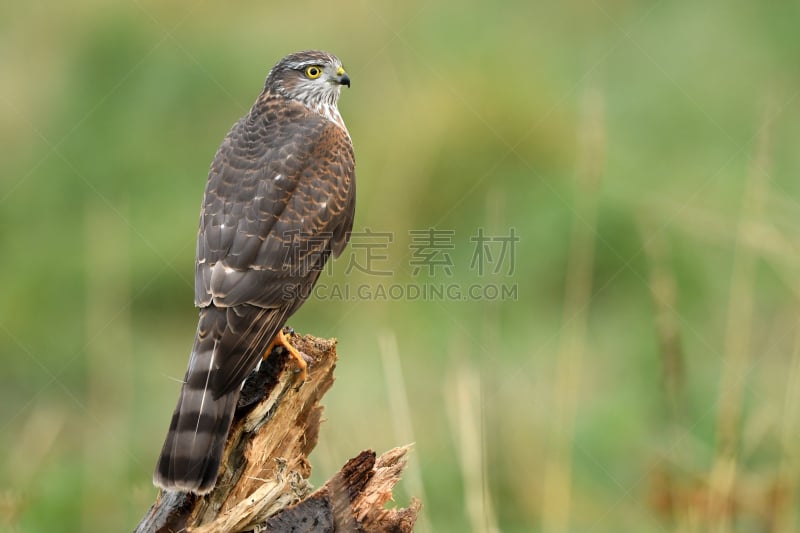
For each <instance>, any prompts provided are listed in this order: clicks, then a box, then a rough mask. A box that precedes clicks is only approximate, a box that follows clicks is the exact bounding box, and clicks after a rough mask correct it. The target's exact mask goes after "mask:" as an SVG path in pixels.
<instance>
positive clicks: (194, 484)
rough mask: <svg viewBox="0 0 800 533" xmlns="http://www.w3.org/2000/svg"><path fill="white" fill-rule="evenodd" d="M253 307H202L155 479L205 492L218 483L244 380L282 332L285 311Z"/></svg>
mask: <svg viewBox="0 0 800 533" xmlns="http://www.w3.org/2000/svg"><path fill="white" fill-rule="evenodd" d="M273 311H275V310H270V309H262V308H258V307H254V306H250V305H242V306H235V307H228V308H218V307H215V306H213V305H211V306H209V307H206V308H203V309H201V310H200V321H199V323H198V325H197V334H196V335H195V341H194V346H193V348H192V354H191V358H190V359H189V368H188V369H187V370H186V377H185V378H184V383H183V387H182V388H181V394H180V397H179V399H178V405H177V407H176V408H175V412H174V413H173V414H172V421H171V422H170V425H169V432H168V433H167V438H166V440H165V441H164V446H163V448H162V449H161V456H160V457H159V458H158V463H157V465H156V470H155V473H154V474H153V483H154V484H155V485H156V486H158V487H160V488H162V489H165V490H174V491H182V492H194V493H195V494H205V493H207V492H210V491H211V489H213V488H214V485H215V483H216V481H217V475H218V472H219V466H220V462H221V460H222V453H223V451H224V449H225V442H226V441H227V439H228V432H229V430H230V426H231V421H232V420H233V414H234V411H235V410H236V404H237V402H238V400H239V393H240V390H241V384H242V382H243V381H244V379H245V378H246V377H247V375H248V374H249V373H250V372H251V371H252V370H253V368H255V366H256V365H257V364H258V361H259V360H260V359H261V358H262V357H263V355H264V351H265V350H266V348H267V346H268V345H269V342H270V341H271V340H272V338H273V337H274V336H275V334H276V333H277V332H278V331H280V328H281V326H283V323H282V322H281V319H282V318H283V316H276V315H283V313H275V312H273Z"/></svg>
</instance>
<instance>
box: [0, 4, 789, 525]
mask: <svg viewBox="0 0 800 533" xmlns="http://www.w3.org/2000/svg"><path fill="white" fill-rule="evenodd" d="M798 20H800V5H798V3H797V2H759V3H756V2H745V1H741V0H738V1H733V2H721V1H712V2H696V1H688V0H679V1H674V2H673V1H670V2H667V1H658V2H649V1H639V2H637V1H630V0H628V1H623V0H619V1H612V2H595V1H588V2H587V1H575V0H570V1H566V2H560V3H536V2H524V1H507V2H498V3H493V2H488V1H482V2H481V1H469V0H468V1H464V0H461V1H458V2H455V1H448V2H436V3H433V2H422V1H416V0H412V1H408V2H403V3H399V2H392V3H388V2H369V1H366V0H352V1H351V0H345V1H342V2H330V1H327V2H321V1H316V0H314V1H309V0H298V1H295V2H291V3H274V2H252V1H251V2H239V3H235V4H221V3H211V2H202V1H197V2H196V1H187V2H155V1H153V0H146V1H137V0H120V1H117V2H100V1H78V2H70V3H58V2H52V1H51V2H29V3H21V2H6V3H4V4H3V5H2V7H0V62H1V64H2V78H3V81H2V91H1V95H0V146H2V163H3V171H2V175H0V245H2V247H1V248H0V249H2V250H3V260H2V261H0V277H1V278H2V280H3V290H2V291H0V354H1V355H2V364H3V371H2V373H0V385H2V386H0V450H2V455H3V459H4V460H3V461H2V463H0V465H1V468H0V528H3V529H8V530H11V531H119V530H130V529H131V528H132V527H133V526H134V525H135V524H136V523H137V522H138V520H139V518H140V517H141V516H142V515H143V513H144V512H145V511H146V510H147V508H148V506H149V505H150V504H151V503H152V501H153V498H154V496H155V494H156V491H155V489H154V488H153V486H152V485H151V481H150V477H151V472H152V468H153V465H154V462H155V459H156V457H157V454H158V452H159V450H160V447H161V443H162V439H163V437H164V434H165V431H166V428H167V425H168V420H169V416H170V413H171V411H172V409H173V406H174V402H175V400H176V398H177V393H178V384H177V383H176V380H177V379H179V378H180V377H181V376H182V375H183V372H184V370H185V365H186V361H187V356H188V352H189V348H190V345H191V341H192V336H193V334H194V330H195V326H196V310H195V309H194V308H193V306H192V298H193V293H192V284H193V260H194V246H195V235H196V230H197V221H198V212H199V205H200V200H201V195H202V191H203V188H204V185H205V179H206V173H207V169H208V166H209V163H210V162H211V159H212V157H213V155H214V152H215V150H216V148H217V146H218V144H219V142H220V141H221V140H222V138H223V136H224V135H225V133H226V132H227V130H228V128H229V127H230V126H231V125H232V124H233V123H234V122H235V121H236V120H237V119H238V117H240V116H241V115H242V114H244V113H246V112H247V110H248V108H249V106H250V104H251V103H252V102H253V101H254V99H255V97H256V96H257V95H258V93H259V92H260V90H261V87H262V85H263V80H264V78H265V76H266V73H267V71H268V70H269V68H270V67H271V66H272V65H273V64H274V63H275V62H276V61H277V60H278V59H280V58H281V57H282V56H283V55H285V54H287V53H290V52H293V51H296V50H302V49H307V48H322V49H327V50H330V51H332V52H334V53H336V54H337V55H339V56H340V57H341V58H342V59H343V61H344V63H345V66H346V67H347V70H348V72H349V74H350V76H351V78H352V80H353V86H352V89H350V90H346V91H343V94H342V98H341V101H340V109H341V111H342V115H343V116H344V117H345V120H346V122H347V125H348V127H349V130H350V133H351V135H352V138H353V142H354V145H355V150H356V158H357V174H358V208H357V216H356V222H355V226H356V230H360V229H363V228H371V229H372V230H373V231H378V232H389V233H391V234H392V235H393V240H392V242H391V244H390V245H388V246H385V247H384V248H383V249H381V250H377V253H378V255H381V256H385V258H384V259H381V260H380V263H375V265H374V266H375V268H378V269H380V270H391V272H392V273H393V275H392V276H391V277H381V276H376V275H374V274H369V273H363V272H359V271H358V270H357V269H351V271H350V272H348V271H347V270H348V269H347V268H346V267H347V263H348V257H350V256H349V255H348V254H363V253H365V252H364V249H353V248H351V249H350V251H348V252H346V253H345V255H344V260H340V261H337V262H336V264H335V265H334V267H333V269H332V270H333V271H332V273H331V275H330V276H324V277H323V278H322V280H321V283H326V284H328V285H330V286H333V285H335V286H337V287H344V286H350V287H356V286H359V285H365V284H366V285H367V286H369V287H372V288H375V287H378V286H381V284H383V285H384V286H385V285H386V284H390V283H402V284H412V285H415V286H432V285H437V284H438V285H441V284H445V285H453V286H456V287H459V288H464V287H469V286H473V285H474V286H478V287H481V288H486V287H498V286H500V285H503V284H505V285H506V286H508V287H516V289H514V290H516V291H517V292H516V298H513V297H512V298H505V299H502V298H497V299H492V298H467V299H456V298H434V299H433V300H432V301H423V300H422V299H416V300H414V299H409V298H404V297H400V298H378V297H374V295H373V297H370V298H361V299H356V300H352V299H343V298H334V297H321V298H315V299H312V300H310V301H309V302H307V303H306V305H305V306H304V307H303V309H302V310H301V311H300V312H298V313H297V314H296V315H295V316H294V317H293V318H292V319H291V321H290V325H292V326H293V327H294V328H295V329H296V330H298V331H299V332H302V333H312V334H315V335H318V336H325V337H334V336H335V337H337V338H338V339H339V353H340V358H341V359H340V363H339V365H338V368H337V381H336V386H335V387H334V388H333V389H332V390H331V392H330V393H329V394H328V395H327V396H326V399H325V403H326V412H325V413H326V414H325V417H326V419H327V420H326V422H325V424H324V426H323V430H322V434H321V437H320V442H319V445H318V447H317V450H316V451H315V453H314V455H313V457H312V462H313V464H314V475H313V480H314V482H315V483H316V484H320V483H321V482H322V481H323V480H324V479H327V478H328V477H329V476H330V475H331V474H332V473H333V472H335V471H336V470H337V469H338V468H339V467H340V466H341V464H343V463H344V462H345V461H346V460H347V459H348V458H349V457H352V456H354V455H355V454H356V453H357V452H358V451H360V450H361V449H364V448H373V449H375V450H377V451H384V450H386V449H388V448H391V447H393V446H396V445H400V444H405V443H407V442H411V441H413V442H415V443H416V445H415V449H414V452H413V458H412V463H411V464H410V467H409V471H408V472H407V473H406V475H405V479H404V481H403V483H402V485H401V486H400V487H399V488H398V490H397V494H396V503H397V504H399V505H405V504H407V503H408V499H409V497H410V496H411V495H416V496H419V497H421V498H422V499H423V503H424V507H423V514H422V516H421V518H420V522H419V525H418V528H417V530H418V531H422V532H426V531H427V532H430V531H437V532H438V531H445V532H448V531H521V532H522V531H545V532H563V531H581V532H588V531H591V532H606V531H608V532H617V531H637V532H648V531H795V530H796V528H797V527H798V526H797V522H796V512H797V510H798V509H797V508H798V499H797V482H798V474H800V463H799V462H798V459H800V457H798V448H799V447H798V436H800V434H799V433H798V422H800V420H798V411H797V408H798V405H800V372H798V368H800V364H799V363H798V359H799V358H800V356H799V355H798V345H799V343H798V328H797V325H798V318H799V317H798V295H799V294H800V275H798V267H800V255H799V254H798V252H800V242H799V241H798V237H800V224H799V223H798V220H800V218H798V216H799V215H800V203H798V200H799V199H800V180H798V170H800V150H799V149H798V146H799V143H800V98H799V96H800V94H799V93H800V63H798V57H800V36H799V34H798V32H797V23H798ZM428 228H436V229H438V230H443V231H445V232H447V233H446V234H447V235H449V237H448V239H447V242H446V243H445V244H447V245H452V246H444V247H439V248H436V249H435V250H432V249H429V250H427V251H423V252H420V251H419V250H418V249H417V251H416V252H415V248H414V246H415V241H414V239H415V238H416V237H414V236H413V234H411V233H409V232H410V231H412V230H423V231H424V230H427V229H428ZM479 228H483V231H484V232H485V233H484V234H485V235H487V236H490V237H497V238H501V237H503V236H509V235H510V234H511V231H512V230H513V232H514V234H515V235H516V236H518V237H519V242H518V243H517V244H516V246H515V247H514V250H513V251H514V255H513V257H510V256H505V258H504V260H505V261H506V264H505V265H504V266H505V267H509V268H503V269H501V271H500V272H496V273H495V272H494V269H493V268H487V269H486V270H485V271H484V272H483V273H480V272H478V271H477V269H475V268H470V267H471V266H475V265H474V264H473V263H472V260H473V259H474V257H473V255H474V248H475V243H474V242H471V241H470V237H474V236H475V235H477V232H478V231H479ZM498 242H499V241H493V244H492V245H493V246H494V245H496V244H497V243H498ZM417 244H419V242H417ZM440 244H441V243H440ZM427 252H430V253H434V252H435V254H436V255H435V257H436V258H438V259H443V260H445V261H449V262H450V263H451V268H450V272H449V273H448V272H447V271H446V270H447V269H444V268H440V267H436V268H434V272H433V273H432V275H429V273H428V272H427V270H428V269H427V267H425V268H423V269H422V270H423V272H417V273H415V272H414V269H415V263H414V261H415V253H422V254H423V255H424V253H427ZM493 254H494V255H493V256H492V258H493V259H495V260H497V259H498V257H499V255H500V252H499V249H497V248H494V249H493ZM356 257H357V259H358V257H359V256H356ZM359 260H360V261H361V262H362V263H363V261H364V259H363V255H362V256H360V259H359ZM417 266H418V265H417ZM511 267H513V271H512V268H511ZM487 290H488V289H487Z"/></svg>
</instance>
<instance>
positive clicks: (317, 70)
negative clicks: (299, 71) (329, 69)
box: [306, 65, 322, 80]
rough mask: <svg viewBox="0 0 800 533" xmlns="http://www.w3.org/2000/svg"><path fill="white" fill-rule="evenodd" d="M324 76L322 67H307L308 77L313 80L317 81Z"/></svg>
mask: <svg viewBox="0 0 800 533" xmlns="http://www.w3.org/2000/svg"><path fill="white" fill-rule="evenodd" d="M320 76H322V67H319V66H317V65H311V66H310V67H306V77H307V78H309V79H312V80H315V79H317V78H319V77H320Z"/></svg>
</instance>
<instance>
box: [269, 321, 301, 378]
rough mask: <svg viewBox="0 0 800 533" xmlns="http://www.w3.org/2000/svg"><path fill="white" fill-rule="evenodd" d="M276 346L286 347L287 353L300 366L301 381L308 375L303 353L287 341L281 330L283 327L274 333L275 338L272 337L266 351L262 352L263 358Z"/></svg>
mask: <svg viewBox="0 0 800 533" xmlns="http://www.w3.org/2000/svg"><path fill="white" fill-rule="evenodd" d="M277 346H282V347H283V348H284V349H286V351H288V352H289V355H291V356H292V357H293V358H294V360H295V361H297V366H299V367H300V377H301V378H302V381H305V380H306V377H307V376H308V372H307V369H308V363H306V360H305V357H303V354H302V353H300V351H299V350H298V349H297V348H295V347H294V346H292V345H291V344H290V343H289V339H288V338H287V337H286V334H285V333H284V332H283V329H281V330H280V331H279V332H278V334H277V335H275V338H274V339H272V342H270V343H269V346H268V347H267V351H266V352H264V359H266V358H267V357H269V354H271V353H272V350H273V349H275V348H276V347H277Z"/></svg>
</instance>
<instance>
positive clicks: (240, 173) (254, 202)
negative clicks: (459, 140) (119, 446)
mask: <svg viewBox="0 0 800 533" xmlns="http://www.w3.org/2000/svg"><path fill="white" fill-rule="evenodd" d="M342 85H347V86H348V87H349V86H350V78H349V77H348V76H347V74H346V73H345V71H344V68H343V67H342V63H341V61H339V59H338V58H336V57H335V56H333V55H331V54H329V53H326V52H321V51H307V52H299V53H296V54H292V55H289V56H287V57H285V58H283V59H282V60H281V61H280V62H279V63H278V64H277V65H275V66H274V67H273V68H272V70H271V71H270V72H269V74H268V75H267V81H266V83H265V85H264V90H263V92H262V93H261V95H260V96H259V97H258V99H257V100H256V103H255V104H254V105H253V107H252V108H251V109H250V112H249V113H248V114H247V115H245V116H244V117H242V119H241V120H239V122H237V123H236V124H235V125H234V126H233V128H231V131H230V132H229V133H228V135H227V136H226V137H225V140H223V141H222V145H221V146H220V147H219V150H217V154H216V156H214V161H213V163H212V164H211V169H210V171H209V174H208V183H207V185H206V191H205V196H204V198H203V206H202V210H201V212H200V230H199V233H198V236H197V261H196V264H195V296H194V300H195V305H197V306H198V307H200V320H199V323H198V325H197V333H196V335H195V340H194V346H193V347H192V353H191V357H190V358H189V368H188V369H187V370H186V377H185V378H184V382H183V387H182V388H181V394H180V398H179V399H178V406H177V407H176V409H175V413H174V414H173V415H172V422H171V424H170V426H169V433H167V438H166V441H165V442H164V447H163V449H162V450H161V456H160V457H159V459H158V465H157V466H156V471H155V474H154V476H153V482H154V483H155V484H156V485H157V486H159V487H161V488H163V489H167V490H176V491H190V492H194V493H197V494H204V493H207V492H209V491H210V490H211V489H212V488H213V487H214V484H215V482H216V479H217V471H218V470H219V465H220V460H221V456H222V451H223V448H224V445H225V441H226V439H227V436H228V431H229V429H230V425H231V420H232V418H233V412H234V409H235V408H236V403H237V400H238V399H239V391H240V389H241V385H242V382H243V381H244V379H245V378H246V377H247V375H248V374H249V373H250V372H251V371H252V370H253V369H254V368H255V366H256V365H257V364H258V362H259V361H260V360H261V359H262V357H264V356H265V354H266V353H268V352H267V350H268V349H270V348H271V347H272V346H273V345H274V344H275V343H282V344H284V345H285V346H286V348H287V349H289V351H290V352H291V353H292V355H293V356H294V357H295V359H297V362H298V364H299V365H300V367H301V370H302V372H303V375H304V376H305V367H306V363H305V361H304V360H303V357H302V354H299V353H298V352H297V351H296V350H294V348H292V347H291V346H289V345H288V344H287V342H286V339H285V337H284V336H283V333H282V331H281V330H282V328H283V326H284V324H285V323H286V320H287V319H288V318H289V317H290V316H291V315H292V313H294V312H295V311H297V309H298V308H299V307H300V306H301V305H302V304H303V302H304V301H305V299H306V298H307V297H308V295H309V293H310V290H311V288H312V286H313V285H314V283H315V282H316V281H317V278H318V277H319V274H320V271H321V270H322V268H323V266H324V265H325V262H326V261H327V259H328V257H329V256H330V255H331V254H333V255H334V256H338V255H339V254H340V253H341V252H342V250H343V249H344V247H345V246H346V245H347V241H348V239H349V235H350V230H351V229H352V225H353V212H354V209H355V174H354V165H355V163H354V159H353V146H352V144H351V142H350V135H349V134H348V132H347V128H345V125H344V121H343V120H342V117H341V115H340V114H339V110H338V108H337V101H338V99H339V91H340V89H341V87H342Z"/></svg>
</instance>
